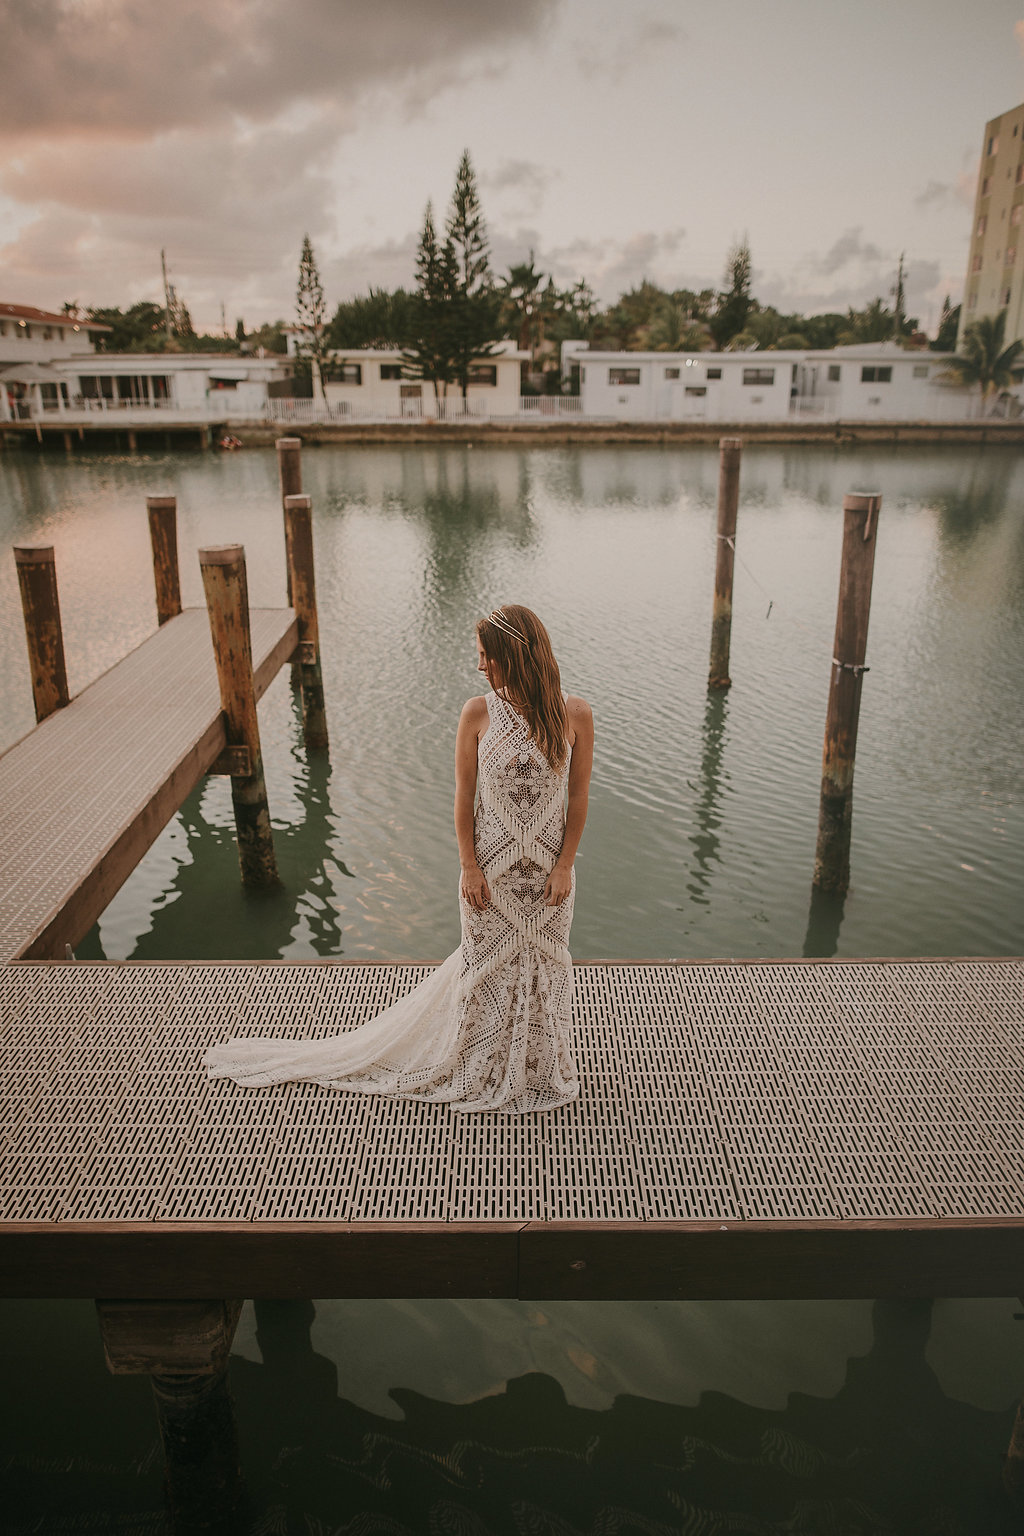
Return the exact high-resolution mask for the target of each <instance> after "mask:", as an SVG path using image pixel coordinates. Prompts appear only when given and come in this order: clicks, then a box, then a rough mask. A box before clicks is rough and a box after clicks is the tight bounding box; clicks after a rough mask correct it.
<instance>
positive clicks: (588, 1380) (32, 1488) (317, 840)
mask: <svg viewBox="0 0 1024 1536" xmlns="http://www.w3.org/2000/svg"><path fill="white" fill-rule="evenodd" d="M304 474H305V482H306V489H307V490H308V491H310V493H311V494H312V495H313V497H314V508H315V518H316V523H315V537H316V542H317V560H318V585H319V598H320V616H321V636H322V644H323V653H324V664H325V681H326V690H327V703H328V711H329V720H330V726H331V733H332V748H331V752H330V755H329V759H328V758H327V757H326V756H325V757H321V758H318V759H314V760H312V761H309V760H307V757H306V754H305V753H304V751H303V748H302V745H301V735H300V731H299V724H298V716H297V711H296V706H295V701H294V699H293V697H292V694H291V689H290V685H289V681H288V678H287V676H286V675H282V676H281V677H279V679H278V680H277V681H276V682H275V684H274V685H273V687H272V688H271V690H270V692H269V693H268V695H267V697H266V699H265V701H264V703H263V705H261V729H262V733H263V748H264V756H265V760H266V768H267V780H268V788H269V795H270V802H271V812H272V816H273V819H274V822H275V826H276V828H277V845H278V858H279V863H280V866H281V870H282V874H283V877H284V881H285V887H284V890H283V891H282V892H281V893H280V894H279V895H276V896H272V897H259V898H253V897H251V896H248V897H247V896H246V895H245V894H244V893H243V892H242V891H241V890H240V889H239V886H238V880H237V866H236V861H235V854H234V849H233V843H232V821H231V807H230V795H229V790H228V786H227V783H226V781H224V780H211V781H210V782H209V784H208V785H206V786H204V787H203V788H202V789H201V790H200V791H198V792H197V793H196V794H195V795H194V796H193V797H192V798H191V799H190V801H189V802H188V804H187V805H186V806H185V808H184V810H183V812H182V814H181V815H180V816H179V817H176V818H175V819H174V821H173V822H172V823H171V824H170V826H169V827H168V828H167V830H166V831H165V832H164V833H163V835H162V836H161V838H160V839H159V841H158V842H157V844H156V846H155V847H154V849H153V850H152V852H151V854H150V855H149V857H148V858H147V859H146V861H145V862H144V864H143V865H142V866H141V867H140V868H139V869H138V870H137V871H136V873H135V874H134V875H133V876H132V878H131V879H130V880H129V882H128V884H127V885H126V886H125V888H124V890H123V891H122V892H121V893H120V895H119V896H118V897H117V898H116V899H115V901H114V902H113V903H112V905H111V907H110V908H109V909H108V910H107V912H106V913H105V914H104V916H103V917H102V918H101V920H100V922H99V924H98V925H97V927H96V929H95V930H94V932H93V933H92V934H91V935H90V936H89V937H88V938H87V939H86V940H85V941H84V942H83V943H82V944H81V945H80V946H79V950H78V953H79V956H80V957H82V958H91V957H100V956H107V957H111V958H135V959H155V958H179V957H180V958H205V957H211V958H224V957H253V958H258V957H267V958H275V957H286V958H294V959H299V958H305V957H317V956H330V955H341V956H344V957H345V958H348V959H367V960H369V959H388V960H390V959H398V960H430V959H438V958H440V957H442V956H443V955H445V954H447V953H448V952H449V951H450V950H451V949H453V948H454V947H455V944H456V942H457V939H458V918H457V910H456V903H455V883H456V879H457V859H456V855H455V848H454V840H453V836H452V832H451V751H452V740H453V731H454V725H455V722H456V720H457V717H458V712H459V709H460V708H461V705H462V703H463V701H464V699H465V698H466V697H467V696H468V695H469V694H470V693H472V692H476V691H478V687H479V685H478V681H477V676H476V673H475V670H474V663H475V654H474V644H473V632H472V631H473V621H474V619H475V618H476V617H477V616H478V615H479V614H480V613H483V612H487V611H488V610H489V609H490V608H491V607H493V606H494V604H495V603H496V602H500V601H503V600H511V601H525V602H527V603H529V604H530V605H531V606H533V607H535V608H536V609H537V610H538V611H539V612H540V613H541V614H542V616H544V617H545V619H546V620H547V622H548V624H549V628H550V629H551V632H552V636H553V639H554V642H555V647H556V652H557V654H558V656H559V659H560V662H561V664H562V674H563V680H564V682H565V683H566V685H567V686H568V687H569V688H570V689H572V690H573V691H576V692H579V693H582V694H584V695H585V696H586V697H587V698H588V699H590V701H591V703H592V704H593V706H594V710H595V716H596V720H597V728H598V749H597V761H596V766H595V773H594V783H593V791H592V797H591V820H590V825H589V826H588V830H587V833H586V836H585V839H584V843H583V848H582V851H581V855H580V858H579V861H578V878H579V892H578V897H577V908H576V920H575V926H574V933H573V951H574V954H576V955H577V956H578V957H579V958H594V957H598V956H619V957H632V958H651V957H665V956H757V955H763V956H776V955H781V956H794V955H801V954H811V955H814V954H832V953H836V954H840V955H850V956H855V955H929V954H963V955H967V954H1009V953H1021V952H1022V950H1024V942H1022V917H1021V914H1022V912H1024V874H1022V860H1021V858H1020V847H1021V830H1022V828H1021V822H1022V814H1021V799H1022V797H1021V779H1022V776H1024V770H1022V762H1024V724H1022V715H1021V710H1020V707H1019V698H1020V678H1021V675H1022V662H1024V603H1022V595H1024V470H1022V468H1021V463H1020V458H1019V455H1016V454H1014V453H1010V452H1004V451H1002V450H992V449H979V450H970V451H966V452H962V451H959V450H942V451H938V450H935V451H929V450H899V451H892V450H878V451H870V452H868V451H864V450H856V451H855V450H850V449H844V450H840V449H836V450H820V449H817V448H813V449H812V448H807V447H793V448H779V449H771V448H762V449H749V450H747V452H746V455H745V458H744V464H743V477H742V487H741V504H740V522H739V534H738V552H739V556H740V563H739V565H738V567H737V573H736V588H735V617H734V624H733V646H732V665H731V671H732V676H733V679H734V685H733V688H732V690H731V691H730V692H729V694H728V695H727V696H724V697H721V696H720V697H716V698H715V699H713V700H711V701H710V702H709V699H708V696H707V693H706V690H705V679H706V671H707V647H708V638H709V627H710V597H711V588H712V579H713V566H714V548H715V540H714V532H715V527H714V523H715V518H714V500H715V490H716V482H717V453H716V452H715V451H714V450H704V449H678V448H667V449H656V448H647V447H636V448H604V449H601V448H596V449H589V448H588V449H568V448H567V449H556V450H543V451H541V450H524V451H519V450H514V449H494V448H482V447H477V448H469V447H458V448H455V447H452V448H442V449H437V450H429V449H402V448H397V447H396V448H391V447H380V448H374V449H369V448H367V449H359V448H356V449H344V450H341V449H329V448H324V449H319V450H312V449H311V450H307V452H306V455H305V462H304ZM855 487H856V488H877V489H878V490H880V491H881V493H882V496H883V509H882V517H881V524H880V532H879V543H878V553H877V562H876V570H875V587H874V600H873V608H872V617H871V630H870V635H869V641H868V657H867V660H868V662H869V664H870V666H871V671H870V673H869V674H868V677H867V678H866V680H865V687H864V696H863V705H862V714H861V727H860V740H859V748H858V762H857V778H856V788H855V812H854V846H853V858H852V871H853V881H852V888H851V891H850V894H849V896H848V898H847V900H846V902H845V904H838V903H836V904H831V905H826V906H824V907H823V908H820V909H819V908H817V907H816V908H815V910H814V912H813V913H812V910H811V900H810V883H809V882H810V874H811V869H812V865H813V855H814V839H815V830H816V821H817V796H818V782H819V775H820V755H821V736H822V730H823V725H824V710H825V699H826V694H827V686H828V673H829V665H830V659H831V655H832V632H833V626H834V621H835V600H836V588H837V582H838V570H839V554H840V532H841V512H840V508H841V503H842V496H843V494H844V492H845V491H847V490H849V489H852V488H855ZM159 492H173V493H175V494H177V496H178V503H179V540H180V545H181V551H182V566H183V585H184V596H185V600H186V602H188V603H194V604H198V603H200V602H201V600H202V598H201V585H200V580H199V570H198V563H197V561H196V559H195V553H194V552H195V549H196V548H197V546H199V545H201V544H207V543H222V542H228V541H234V540H241V541H242V542H243V543H244V544H245V547H246V552H247V556H248V563H249V585H250V593H251V596H252V600H253V601H254V602H256V603H264V604H279V603H281V602H282V601H283V591H284V560H283V550H282V539H281V531H280V513H279V509H278V501H277V490H276V465H275V461H274V456H273V453H272V452H260V451H253V452H246V453H242V454H233V455H221V456H214V455H205V456H204V455H200V454H199V453H194V454H186V453H180V454H168V455H153V456H148V455H139V456H136V457H133V458H120V457H112V456H111V457H107V456H99V455H95V456H88V457H86V456H83V457H81V458H74V459H70V460H68V459H65V458H64V457H63V456H57V455H55V454H54V455H51V454H47V455H45V456H43V457H37V456H36V455H35V454H34V453H28V452H26V453H14V452H12V453H9V454H7V455H6V456H4V457H2V458H0V526H2V530H3V533H4V535H5V539H6V542H7V543H13V542H17V541H18V540H20V539H46V540H49V541H52V542H53V543H54V544H55V545H56V548H57V558H58V574H59V581H60V591H61V602H62V608H63V613H64V627H65V643H66V649H67V654H68V666H69V673H70V680H71V686H72V690H73V691H77V690H78V689H80V688H81V687H83V686H84V685H85V684H86V683H87V682H88V681H89V680H90V679H91V678H93V677H95V676H96V675H97V674H98V673H99V672H101V671H102V670H104V669H105V668H106V667H107V666H109V665H110V664H111V663H112V662H113V661H115V660H116V659H117V658H118V657H120V656H121V655H123V654H124V652H125V651H126V650H127V649H128V648H129V647H130V646H131V645H134V644H136V643H137V642H138V641H140V640H141V639H143V638H144V637H145V635H146V634H148V633H149V632H150V631H151V629H152V628H153V626H154V623H155V616H154V611H153V599H152V578H151V572H150V565H149V547H148V532H147V526H146V518H145V508H144V498H145V496H146V495H147V494H152V493H159ZM769 604H771V609H770V613H769ZM0 612H2V613H3V616H4V622H3V625H2V628H0V663H2V665H0V690H2V693H0V697H2V701H3V706H2V711H0V746H3V745H7V744H9V743H10V742H11V741H13V740H14V739H16V738H17V737H18V736H19V735H20V734H21V733H22V732H23V731H25V730H27V729H28V728H29V727H30V726H31V724H32V712H31V697H30V692H29V685H28V678H27V665H26V660H25V655H24V641H23V637H22V633H21V621H20V612H19V608H18V601H17V590H16V581H15V577H14V569H13V561H11V560H9V559H8V560H6V561H4V562H2V563H0ZM1013 1311H1014V1303H1012V1302H940V1303H937V1304H936V1306H935V1308H934V1310H933V1311H930V1310H929V1309H928V1308H927V1307H906V1306H903V1307H900V1306H896V1305H894V1304H887V1305H880V1306H878V1307H876V1308H875V1309H872V1307H871V1305H870V1304H868V1303H829V1304H824V1303H822V1304H813V1305H812V1304H808V1303H802V1304H797V1303H791V1304H763V1303H762V1304H750V1305H741V1304H736V1303H730V1304H725V1303H719V1304H714V1305H710V1304H708V1305H703V1306H682V1305H668V1304H665V1305H658V1306H653V1305H652V1306H646V1307H645V1306H637V1305H626V1304H617V1305H607V1306H601V1305H592V1306H586V1307H583V1306H570V1305H563V1306H551V1305H544V1306H543V1307H531V1306H527V1305H525V1304H523V1305H518V1304H514V1303H488V1304H484V1303H469V1302H466V1303H454V1302H453V1303H440V1302H438V1303H429V1304H428V1303H421V1302H416V1303H413V1302H373V1303H360V1304H353V1303H346V1304H341V1303H321V1304H318V1307H317V1313H316V1317H315V1319H314V1320H313V1322H312V1352H310V1351H309V1348H308V1346H306V1345H304V1343H303V1341H304V1340H305V1339H306V1332H305V1330H306V1328H307V1326H308V1323H309V1320H308V1318H306V1317H304V1316H303V1315H302V1309H301V1308H299V1309H292V1310H291V1311H287V1312H284V1313H282V1314H281V1315H280V1316H279V1317H277V1318H276V1319H275V1318H268V1317H266V1316H265V1317H264V1318H263V1319H262V1320H261V1325H260V1335H261V1337H260V1341H257V1338H256V1323H255V1319H254V1317H253V1315H252V1312H251V1309H247V1312H246V1314H245V1316H244V1318H243V1324H242V1327H241V1329H240V1332H239V1336H238V1343H237V1346H236V1354H235V1357H234V1360H233V1373H234V1375H233V1384H234V1391H235V1394H236V1398H237V1401H238V1410H239V1416H240V1420H241V1423H242V1430H243V1437H244V1442H245V1454H246V1458H247V1471H248V1474H249V1477H250V1481H251V1483H252V1486H253V1492H254V1526H253V1528H254V1529H260V1530H267V1531H271V1530H280V1531H285V1530H287V1531H289V1532H292V1531H301V1532H306V1531H310V1532H326V1531H336V1530H352V1531H356V1530H358V1531H364V1530H365V1531H378V1530H379V1531H389V1532H390V1531H405V1530H411V1531H412V1530H415V1531H418V1530H438V1531H441V1530H444V1531H449V1530H450V1531H474V1532H476V1531H481V1532H482V1531H490V1530H502V1531H504V1530H509V1531H517V1532H518V1531H548V1530H551V1531H559V1532H562V1531H566V1532H568V1531H575V1530H579V1531H588V1532H589V1531H592V1530H601V1531H614V1530H634V1529H635V1530H643V1531H661V1530H666V1531H668V1530H673V1531H675V1530H692V1531H700V1532H702V1533H703V1532H705V1531H707V1532H718V1531H723V1532H725V1531H730V1532H731V1531H745V1532H746V1531H753V1532H761V1531H764V1532H768V1531H771V1532H775V1531H779V1532H781V1531H786V1532H790V1531H801V1532H813V1533H817V1532H854V1531H856V1532H861V1531H864V1532H867V1531H872V1532H874V1531H879V1532H882V1531H884V1532H893V1533H894V1536H900V1533H903V1532H918V1531H920V1532H921V1533H925V1532H928V1533H931V1532H938V1531H941V1532H944V1533H953V1532H961V1531H962V1532H965V1533H966V1532H970V1533H974V1532H978V1533H979V1536H980V1533H982V1532H984V1533H988V1532H1000V1531H1002V1530H1004V1529H1006V1530H1009V1529H1010V1528H1011V1527H1010V1526H1009V1525H1008V1524H1006V1516H1005V1513H1004V1511H1003V1506H1002V1503H1001V1498H1000V1495H999V1493H998V1476H999V1464H1000V1457H1001V1453H1002V1451H1003V1449H1004V1447H1005V1443H1006V1439H1007V1437H1008V1435H1009V1428H1010V1423H1011V1419H1012V1413H1011V1411H1010V1410H1011V1405H1012V1403H1013V1400H1014V1398H1015V1397H1016V1396H1017V1395H1019V1393H1020V1391H1021V1388H1022V1385H1024V1350H1022V1349H1021V1345H1020V1340H1021V1327H1020V1324H1019V1323H1014V1321H1013ZM0 1330H2V1334H3V1337H2V1339H0V1352H2V1354H3V1356H4V1358H5V1360H6V1361H7V1362H8V1371H7V1375H8V1380H9V1381H10V1382H15V1381H16V1382H17V1383H18V1391H17V1402H16V1405H15V1406H14V1408H13V1410H12V1411H11V1412H10V1413H9V1415H8V1423H7V1424H6V1426H5V1428H6V1434H5V1442H6V1445H7V1448H8V1451H7V1454H8V1455H9V1457H10V1465H9V1467H8V1476H9V1478H10V1479H11V1480H12V1488H13V1493H12V1500H13V1502H12V1503H11V1504H9V1505H8V1508H9V1509H16V1510H17V1511H18V1518H19V1520H20V1524H19V1525H18V1527H17V1528H18V1529H23V1530H25V1531H28V1530H40V1531H43V1530H46V1531H48V1530H53V1531H57V1530H61V1531H63V1530H70V1529H73V1528H74V1529H77V1528H82V1529H84V1528H86V1527H85V1525H84V1524H83V1525H82V1526H81V1527H79V1526H76V1525H73V1523H72V1520H73V1516H74V1513H75V1512H77V1513H78V1514H79V1515H82V1516H83V1517H84V1516H85V1515H89V1516H90V1517H92V1521H93V1523H92V1526H91V1528H93V1529H98V1530H108V1529H109V1530H117V1529H123V1530H129V1529H132V1530H134V1529H139V1530H142V1529H146V1530H157V1529H159V1528H160V1527H159V1523H158V1521H159V1516H158V1511H159V1508H160V1491H159V1466H158V1457H157V1452H156V1444H155V1427H154V1421H153V1419H152V1416H151V1414H150V1413H149V1410H148V1406H147V1403H146V1394H147V1392H148V1387H147V1386H146V1383H145V1382H140V1381H135V1380H130V1379H123V1378H122V1379H117V1380H115V1379H113V1378H109V1377H107V1376H106V1374H105V1371H104V1368H103V1365H102V1359H101V1355H100V1350H99V1344H98V1338H97V1334H96V1328H95V1323H94V1320H93V1317H92V1313H91V1309H90V1306H89V1304H87V1303H67V1304H62V1305H60V1306H58V1305H56V1304H44V1303H29V1302H24V1303H6V1304H3V1306H0ZM282 1339H283V1340H284V1341H285V1343H284V1345H283V1346H281V1345H280V1341H281V1340H282ZM268 1340H269V1341H270V1343H269V1344H268ZM275 1340H276V1341H277V1343H278V1346H279V1347H273V1345H274V1341H275ZM261 1343H262V1345H263V1346H264V1348H263V1350H262V1351H261V1348H260V1344H261ZM29 1361H31V1365H30V1364H29V1363H28V1362H29ZM357 1511H366V1512H367V1513H366V1517H365V1520H364V1521H363V1522H362V1523H359V1522H358V1521H356V1523H353V1521H354V1520H355V1518H356V1512H357ZM616 1511H618V1513H617V1514H616V1513H615V1512H616ZM602 1512H603V1513H602ZM559 1522H561V1523H559Z"/></svg>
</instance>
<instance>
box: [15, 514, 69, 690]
mask: <svg viewBox="0 0 1024 1536" xmlns="http://www.w3.org/2000/svg"><path fill="white" fill-rule="evenodd" d="M14 563H15V565H16V566H17V568H18V586H19V587H20V588H21V608H22V612H23V613H24V615H25V638H26V640H27V641H28V660H29V666H30V668H31V671H32V700H33V703H34V704H35V707H36V720H37V721H40V720H45V719H46V717H47V715H52V714H53V712H54V710H55V709H62V708H63V707H64V705H65V704H66V703H67V702H68V699H69V697H70V695H69V694H68V674H67V668H66V667H65V665H64V634H63V631H62V629H61V623H60V602H59V600H58V597H57V563H56V560H55V558H54V553H53V545H52V544H16V545H15V546H14Z"/></svg>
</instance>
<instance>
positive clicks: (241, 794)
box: [199, 544, 280, 886]
mask: <svg viewBox="0 0 1024 1536" xmlns="http://www.w3.org/2000/svg"><path fill="white" fill-rule="evenodd" d="M199 564H200V567H201V568H202V573H203V590H204V592H205V593H206V607H207V610H208V612H209V615H210V633H211V635H212V637H213V654H214V657H215V658H216V662H217V681H218V683H219V684H220V702H221V708H222V709H223V711H224V721H225V726H226V729H227V741H228V752H229V755H231V756H232V758H233V759H234V760H233V761H232V763H231V766H230V767H229V770H228V771H229V772H230V774H231V799H232V802H233V804H234V808H235V828H236V831H237V835H238V861H239V864H240V866H241V870H242V883H243V885H252V886H270V885H278V884H279V883H280V881H279V877H278V873H277V860H276V859H275V857H274V835H273V832H272V830H271V826H270V811H269V810H268V807H267V786H266V783H265V781H264V777H263V754H262V752H261V751H260V728H259V720H258V719H257V716H256V689H255V686H254V683H253V676H252V641H251V638H250V635H249V590H248V584H247V582H246V576H245V550H244V549H243V548H242V546H241V544H220V545H215V546H212V547H210V548H208V549H201V550H200V551H199ZM238 749H241V750H240V751H239V750H238Z"/></svg>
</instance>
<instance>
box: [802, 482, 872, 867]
mask: <svg viewBox="0 0 1024 1536" xmlns="http://www.w3.org/2000/svg"><path fill="white" fill-rule="evenodd" d="M881 506H882V498H881V496H877V495H873V494H863V495H860V494H853V495H849V496H844V497H843V557H842V566H841V569H840V573H839V603H838V607H837V611H836V633H835V642H834V646H833V651H832V673H831V679H830V683H829V693H828V710H827V714H826V718H825V746H824V750H823V752H822V763H821V803H820V808H819V812H818V845H817V849H816V852H815V858H814V884H815V885H816V886H818V887H819V888H820V889H821V890H823V891H845V890H846V889H847V887H848V886H849V883H850V828H851V822H852V815H853V766H854V759H855V757H856V752H857V725H858V721H859V718H860V695H861V687H862V685H863V681H864V673H865V672H866V671H867V668H866V667H865V665H864V657H865V655H866V653H867V642H868V618H869V615H870V612H871V580H872V576H873V574H874V568H875V544H876V536H877V533H878V514H879V512H880V510H881Z"/></svg>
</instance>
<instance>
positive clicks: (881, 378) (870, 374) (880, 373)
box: [860, 363, 892, 384]
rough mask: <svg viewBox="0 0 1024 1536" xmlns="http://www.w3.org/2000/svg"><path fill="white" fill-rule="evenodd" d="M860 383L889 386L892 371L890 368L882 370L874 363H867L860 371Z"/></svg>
mask: <svg viewBox="0 0 1024 1536" xmlns="http://www.w3.org/2000/svg"><path fill="white" fill-rule="evenodd" d="M860 381H861V383H862V384H891V383H892V369H891V368H890V367H885V368H882V367H879V366H876V365H875V364H874V363H869V364H868V365H867V366H866V367H864V368H862V369H861V371H860Z"/></svg>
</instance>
